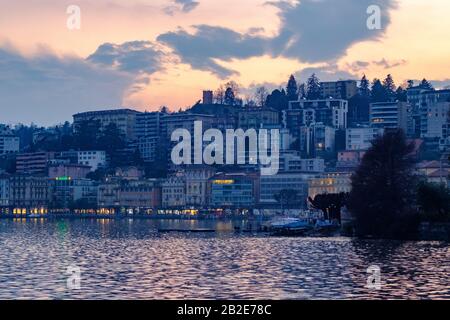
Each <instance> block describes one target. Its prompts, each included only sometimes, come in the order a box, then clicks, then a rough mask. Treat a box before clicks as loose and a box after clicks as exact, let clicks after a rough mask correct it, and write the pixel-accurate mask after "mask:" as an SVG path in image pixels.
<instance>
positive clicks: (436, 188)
mask: <svg viewBox="0 0 450 320" xmlns="http://www.w3.org/2000/svg"><path fill="white" fill-rule="evenodd" d="M417 204H418V206H419V208H420V209H421V211H422V213H423V214H426V215H427V216H429V217H434V218H437V219H439V220H446V219H447V220H448V219H449V218H450V190H449V188H447V187H446V186H445V185H443V184H433V183H427V182H421V183H419V186H418V188H417Z"/></svg>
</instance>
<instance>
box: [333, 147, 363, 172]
mask: <svg viewBox="0 0 450 320" xmlns="http://www.w3.org/2000/svg"><path fill="white" fill-rule="evenodd" d="M365 153H366V150H359V149H358V150H345V151H339V152H338V161H337V163H336V167H337V168H339V170H346V171H353V170H355V169H356V168H357V167H358V166H359V164H360V163H361V160H362V159H363V157H364V154H365Z"/></svg>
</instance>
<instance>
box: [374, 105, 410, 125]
mask: <svg viewBox="0 0 450 320" xmlns="http://www.w3.org/2000/svg"><path fill="white" fill-rule="evenodd" d="M409 109H410V105H409V104H408V103H407V102H400V101H396V102H377V103H371V104H370V126H371V127H372V128H381V129H403V130H404V131H405V132H407V130H408V116H409V115H410V113H409Z"/></svg>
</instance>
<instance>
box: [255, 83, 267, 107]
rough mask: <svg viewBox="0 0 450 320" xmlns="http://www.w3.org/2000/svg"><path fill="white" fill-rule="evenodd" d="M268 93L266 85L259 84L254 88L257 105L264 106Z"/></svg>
mask: <svg viewBox="0 0 450 320" xmlns="http://www.w3.org/2000/svg"><path fill="white" fill-rule="evenodd" d="M268 95H269V91H268V90H267V89H266V87H264V86H261V87H258V88H256V91H255V102H256V105H257V106H259V107H264V106H265V105H266V100H267V96H268Z"/></svg>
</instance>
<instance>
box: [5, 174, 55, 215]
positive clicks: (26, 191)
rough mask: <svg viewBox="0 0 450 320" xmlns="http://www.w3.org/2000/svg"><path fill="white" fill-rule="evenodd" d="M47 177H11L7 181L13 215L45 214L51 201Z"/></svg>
mask: <svg viewBox="0 0 450 320" xmlns="http://www.w3.org/2000/svg"><path fill="white" fill-rule="evenodd" d="M51 194H52V193H51V184H50V180H49V179H48V178H47V177H36V176H30V175H20V174H19V175H13V176H11V177H10V179H9V195H10V197H9V200H10V207H13V208H14V210H13V213H20V214H28V213H46V212H47V208H48V205H49V202H50V200H51Z"/></svg>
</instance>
